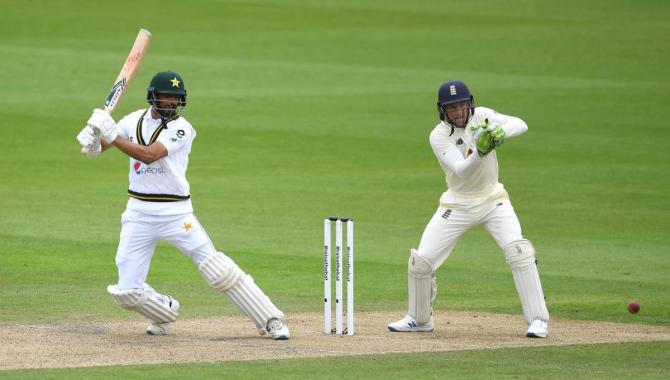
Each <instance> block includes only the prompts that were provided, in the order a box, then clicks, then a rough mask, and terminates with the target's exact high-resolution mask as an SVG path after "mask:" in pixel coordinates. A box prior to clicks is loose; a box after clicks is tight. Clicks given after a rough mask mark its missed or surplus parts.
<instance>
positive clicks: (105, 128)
mask: <svg viewBox="0 0 670 380" xmlns="http://www.w3.org/2000/svg"><path fill="white" fill-rule="evenodd" d="M86 124H88V126H90V127H91V128H93V130H94V131H95V132H96V133H97V134H99V135H100V137H101V138H102V140H103V141H104V142H106V143H107V144H111V143H112V142H114V140H116V137H117V136H118V135H119V133H118V132H117V130H116V123H115V122H114V119H113V118H112V116H110V115H109V114H108V113H107V112H105V111H103V110H101V109H99V108H96V109H94V110H93V114H92V115H91V117H90V118H89V119H88V121H87V122H86Z"/></svg>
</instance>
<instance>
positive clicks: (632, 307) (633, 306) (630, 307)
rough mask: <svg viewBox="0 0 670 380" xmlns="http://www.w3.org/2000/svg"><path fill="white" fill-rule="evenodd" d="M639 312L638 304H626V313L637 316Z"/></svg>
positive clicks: (632, 302) (631, 302) (634, 302)
mask: <svg viewBox="0 0 670 380" xmlns="http://www.w3.org/2000/svg"><path fill="white" fill-rule="evenodd" d="M638 311H640V304H639V303H638V302H637V301H630V302H628V312H629V313H631V314H637V312H638Z"/></svg>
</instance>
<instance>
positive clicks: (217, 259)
mask: <svg viewBox="0 0 670 380" xmlns="http://www.w3.org/2000/svg"><path fill="white" fill-rule="evenodd" d="M198 269H199V270H200V274H201V275H202V277H203V278H204V279H205V281H207V283H208V284H210V285H211V286H212V287H213V288H216V289H217V290H219V291H221V292H223V293H224V294H225V295H226V296H227V297H228V299H230V302H232V303H233V305H235V306H237V308H238V309H240V311H242V312H243V313H244V315H246V316H247V317H248V318H249V319H251V320H252V321H253V322H254V324H255V325H256V327H257V328H258V331H259V332H260V333H261V335H263V334H265V332H266V328H267V323H268V321H269V320H270V319H272V318H283V317H284V313H282V312H281V311H280V310H279V309H277V307H276V306H275V305H274V304H273V303H272V301H270V299H269V298H268V296H266V295H265V293H263V291H262V290H261V289H260V288H259V287H258V286H257V285H256V283H255V282H254V279H253V278H252V277H251V276H249V275H248V274H245V273H244V271H242V269H240V267H238V266H237V264H235V262H233V260H231V259H230V258H229V257H228V256H226V255H224V254H223V253H220V252H216V253H213V254H211V255H209V256H207V258H205V260H203V262H202V263H200V266H199V268H198Z"/></svg>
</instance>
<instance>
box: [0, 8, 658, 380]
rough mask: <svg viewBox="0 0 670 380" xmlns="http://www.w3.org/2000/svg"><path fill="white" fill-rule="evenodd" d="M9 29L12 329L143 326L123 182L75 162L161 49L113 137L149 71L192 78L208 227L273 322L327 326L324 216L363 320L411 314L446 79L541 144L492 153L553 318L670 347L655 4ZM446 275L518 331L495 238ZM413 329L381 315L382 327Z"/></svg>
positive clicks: (184, 296)
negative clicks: (129, 289)
mask: <svg viewBox="0 0 670 380" xmlns="http://www.w3.org/2000/svg"><path fill="white" fill-rule="evenodd" d="M0 5H2V13H3V16H4V17H3V19H4V20H3V22H2V23H0V36H1V37H0V53H1V54H2V56H3V59H2V61H1V62H0V68H1V70H0V73H2V82H1V85H0V95H1V96H2V99H3V100H4V102H5V104H4V107H2V110H0V118H1V119H2V120H3V124H4V125H3V128H2V129H3V132H2V135H3V136H2V138H0V152H1V153H0V154H2V159H3V161H4V162H5V164H4V165H2V166H1V167H0V178H1V179H2V186H0V227H1V228H0V323H1V324H12V323H49V322H52V321H86V320H91V319H94V320H100V319H129V320H130V319H133V320H134V319H137V317H136V316H134V315H131V314H130V313H128V312H125V311H124V310H121V309H120V308H118V307H117V306H116V305H115V304H114V302H113V301H112V299H111V298H110V297H109V296H108V295H107V294H106V291H105V287H106V285H107V284H111V283H114V282H115V281H116V268H115V266H114V254H115V251H116V245H117V242H118V234H119V218H120V214H121V212H122V211H123V209H124V207H125V202H126V199H127V198H126V195H125V194H126V193H125V191H126V189H127V159H126V158H125V156H124V155H122V154H121V153H120V152H118V151H110V152H108V153H106V154H104V155H103V156H101V157H99V158H96V159H86V158H84V157H83V156H81V155H80V154H79V152H78V151H79V146H78V144H77V142H76V140H75V136H76V134H77V133H78V131H79V130H80V129H81V128H82V127H83V125H84V123H85V121H86V119H87V118H88V116H89V114H90V110H91V109H92V108H94V107H100V106H101V105H102V102H103V100H104V97H105V95H106V94H107V91H108V90H109V87H110V86H111V84H112V81H113V79H114V78H115V77H116V75H117V73H118V70H119V69H120V67H121V64H122V63H123V60H124V58H125V56H126V54H127V53H128V50H129V48H130V45H131V43H132V40H133V39H134V37H135V35H136V33H137V30H138V29H139V28H141V27H144V28H147V29H149V30H150V31H151V32H152V33H153V35H154V38H153V41H152V46H151V47H150V49H149V54H148V56H147V58H146V59H145V62H144V64H143V66H142V69H141V71H140V72H139V74H138V76H137V78H136V79H135V82H134V83H133V84H132V85H131V87H130V90H129V91H128V93H127V94H126V97H125V98H124V100H123V101H122V103H121V106H120V107H119V109H118V110H117V111H116V113H115V117H117V119H118V118H119V117H120V116H122V115H124V114H125V113H128V112H130V111H133V110H135V109H138V108H141V107H144V105H145V101H144V97H145V89H146V87H147V84H148V82H149V80H150V78H151V76H152V75H153V74H154V73H155V72H157V71H160V70H166V69H172V70H175V71H178V72H179V73H181V74H182V76H183V77H184V81H185V84H186V87H187V90H188V91H189V106H188V109H187V113H186V117H187V119H189V121H190V122H191V123H192V124H193V125H194V127H195V128H196V129H197V131H198V138H197V139H196V142H195V144H194V148H193V152H192V154H191V161H190V166H189V177H188V178H189V181H190V183H191V188H192V196H193V202H194V206H195V209H196V214H197V215H198V217H199V219H200V220H201V222H202V223H203V225H204V226H205V228H206V229H207V231H208V233H209V235H210V236H211V238H212V240H213V241H214V242H215V243H216V244H217V246H218V247H219V249H220V250H222V251H224V252H226V253H227V254H228V255H230V256H231V257H232V258H234V259H235V261H236V262H237V263H238V264H239V265H240V266H241V267H242V268H244V269H245V270H247V271H248V272H250V273H251V274H253V275H254V278H255V279H256V282H257V283H259V284H260V285H261V287H262V288H263V289H265V290H266V291H267V293H268V294H269V295H270V296H271V297H272V298H273V300H274V301H275V302H276V303H277V304H278V305H279V306H280V307H281V308H282V309H283V310H284V311H285V312H287V313H298V312H318V311H320V310H321V308H322V302H321V292H322V288H321V276H322V274H321V269H322V268H321V264H322V262H321V259H322V257H321V244H322V227H321V226H322V218H323V217H324V216H327V215H331V214H338V215H348V216H351V217H354V218H355V219H356V221H357V226H356V227H357V230H356V239H357V241H356V244H357V245H356V250H357V266H356V276H357V300H356V301H357V305H356V306H357V308H358V310H394V311H395V310H398V309H403V308H404V307H405V304H406V290H405V288H406V265H407V264H406V262H407V255H408V253H409V249H410V248H412V247H416V245H417V244H418V241H419V238H420V236H421V233H422V231H423V228H424V226H425V224H426V222H427V221H428V219H429V218H430V216H431V215H432V213H433V212H434V209H435V208H436V206H437V201H438V198H439V196H440V194H441V193H442V192H443V191H444V188H445V185H444V176H443V174H442V172H441V170H440V168H439V166H438V164H437V162H436V160H435V158H434V156H433V154H432V152H431V150H430V147H429V145H428V133H429V132H430V131H431V129H432V128H433V126H434V125H435V123H436V122H437V113H436V111H435V97H436V93H437V88H438V86H439V85H440V84H441V83H442V82H444V81H445V80H447V79H453V78H458V79H462V80H464V81H466V83H468V84H469V86H470V88H471V89H472V91H473V92H474V95H475V99H476V101H477V103H478V104H480V105H484V106H488V107H491V108H494V109H497V110H498V111H500V112H502V113H507V114H512V115H517V116H520V117H521V118H523V119H524V120H525V121H526V122H527V123H528V125H529V128H530V129H529V132H528V133H527V134H525V135H523V136H521V137H520V138H518V139H514V140H511V141H509V142H508V143H506V144H505V145H504V146H502V147H501V148H500V150H499V153H498V155H499V161H500V180H501V182H503V183H504V184H505V186H506V188H507V189H508V191H509V192H510V195H511V197H512V202H513V204H514V206H515V209H516V211H517V214H518V215H519V218H520V219H521V223H522V227H523V230H524V235H525V236H526V237H527V238H529V239H531V240H532V241H533V243H534V245H535V247H536V249H537V251H538V260H539V268H540V273H541V277H542V282H543V285H544V288H545V293H546V297H547V303H548V307H549V310H550V312H551V314H552V316H556V317H562V318H574V319H587V320H599V321H610V322H623V323H643V324H655V325H668V324H670V284H669V282H668V273H669V272H670V257H669V256H668V247H670V237H669V236H670V235H668V233H667V229H668V228H669V227H670V215H669V214H668V211H669V210H670V196H669V195H668V192H667V190H668V189H669V188H670V179H669V177H668V176H667V173H668V172H669V171H670V150H668V148H667V147H666V146H665V141H667V140H668V139H669V138H670V131H669V128H668V125H667V121H666V118H665V115H664V114H663V110H664V109H665V107H667V103H668V101H670V79H669V78H670V69H669V68H668V67H669V66H668V65H667V62H668V61H669V58H670V39H668V35H670V21H668V20H670V4H668V3H666V2H664V1H644V2H638V3H632V2H629V1H619V0H616V1H591V2H582V1H564V2H560V4H559V3H556V2H551V1H537V2H536V1H521V0H519V1H512V2H504V3H503V2H500V3H499V2H495V1H470V2H468V3H461V2H455V1H447V2H438V1H413V2H408V1H387V2H375V1H367V0H359V1H350V0H343V1H309V0H287V1H279V0H277V1H272V0H265V1H263V0H257V1H256V0H251V1H215V0H198V1H190V2H178V1H172V0H169V1H163V2H160V3H156V2H138V1H134V2H131V1H116V2H106V3H98V2H86V1H60V2H55V1H19V0H0ZM437 276H438V283H439V285H440V293H439V294H438V298H437V300H436V303H435V306H436V308H439V309H461V310H482V311H491V312H503V313H520V307H519V303H518V297H517V295H516V292H515V290H514V286H513V282H512V277H511V274H510V271H509V269H508V267H507V266H506V264H505V263H504V259H503V257H502V253H501V252H500V251H499V249H498V248H497V247H496V245H495V243H494V242H493V240H492V239H491V238H490V237H489V236H488V235H487V234H486V233H485V232H484V231H483V230H482V229H477V230H474V231H471V232H470V233H468V234H466V235H465V236H464V238H462V239H461V241H460V242H459V244H458V246H457V247H456V250H455V251H454V253H453V255H452V257H451V258H450V259H449V260H448V261H447V262H446V264H445V265H444V266H443V267H442V268H440V270H439V272H438V273H437ZM149 282H151V283H152V284H153V285H154V286H155V287H156V288H157V289H158V290H160V291H163V292H167V293H170V294H173V295H175V296H176V297H177V298H179V299H180V300H182V303H184V304H188V305H189V306H188V308H185V309H184V310H183V313H182V315H183V317H184V318H189V317H196V316H213V315H219V314H232V313H235V312H236V311H235V310H234V309H233V307H232V306H231V305H229V304H228V303H226V302H223V301H221V299H220V298H219V296H218V295H217V294H216V293H215V292H214V291H212V290H209V289H207V287H206V285H205V284H204V283H203V282H202V280H201V278H200V276H199V275H198V273H197V271H196V270H195V268H194V267H193V265H192V264H191V262H190V260H188V259H187V258H185V257H184V256H182V255H181V254H180V253H178V252H177V251H176V250H175V249H174V248H172V247H169V246H167V245H161V246H159V249H158V250H157V252H156V254H155V256H154V260H153V263H152V266H151V272H150V274H149ZM630 299H637V300H638V301H640V303H641V305H642V311H641V312H640V313H639V314H637V315H631V314H628V313H627V312H626V303H627V301H628V300H630ZM215 301H216V302H215ZM399 317H401V315H397V314H396V313H389V317H388V320H386V321H379V323H380V324H386V323H388V322H391V321H393V320H395V319H397V318H399ZM438 328H439V326H438ZM669 348H670V347H669V346H668V343H667V342H665V343H653V344H651V343H650V344H640V343H638V344H626V345H585V346H579V347H573V346H569V347H562V348H556V347H554V348H542V349H537V348H533V349H530V348H527V349H504V350H492V351H476V352H461V353H453V352H452V353H434V354H429V355H420V356H419V355H386V356H376V357H362V358H361V357H359V358H357V359H351V358H345V359H342V360H338V359H337V358H336V359H332V358H330V359H300V360H291V361H283V362H235V363H221V364H208V365H196V364H192V365H170V366H160V367H154V366H142V367H115V368H105V369H86V370H84V369H81V370H79V369H72V370H49V371H46V370H28V371H20V372H19V371H3V372H0V377H4V376H8V377H20V378H24V377H25V378H32V377H35V378H38V377H39V378H72V377H87V378H91V377H98V378H108V377H112V376H114V377H119V376H124V375H128V376H137V377H140V376H141V377H147V378H150V377H152V376H153V377H161V376H160V375H158V373H163V374H164V376H171V375H170V374H172V373H179V374H181V375H180V377H189V375H191V376H192V377H205V376H208V377H211V376H210V375H212V374H221V373H224V374H226V376H227V377H244V376H248V375H249V374H252V373H256V374H258V375H257V376H258V377H264V376H263V375H262V374H263V372H262V371H263V368H265V369H266V370H267V368H269V367H277V372H276V373H273V375H274V376H276V377H288V378H291V377H299V378H310V377H311V378H313V377H316V376H317V375H318V376H320V377H321V376H322V374H319V373H318V372H315V371H318V369H319V368H327V369H328V376H331V377H341V376H345V375H346V376H353V377H398V376H403V374H406V375H408V376H411V375H415V373H414V371H413V370H412V367H411V366H410V365H411V364H410V363H412V362H415V361H419V360H420V361H421V363H422V365H423V366H425V367H426V373H425V375H426V377H428V378H430V377H441V376H442V375H443V374H447V372H448V373H449V375H450V376H455V377H466V378H490V377H532V376H533V375H534V373H542V374H543V377H545V376H546V377H558V378H563V377H578V378H610V377H637V376H638V375H643V376H648V377H659V378H661V377H667V376H668V374H669V373H670V364H669V363H670V360H668V359H670V358H669V357H668V349H669ZM520 355H522V356H524V357H533V361H534V363H530V364H529V363H527V362H526V361H524V360H519V356H520ZM659 357H660V358H662V359H663V360H658V359H656V358H659ZM622 359H623V360H629V361H631V362H635V363H636V365H637V367H636V371H633V370H631V369H630V368H628V367H624V366H623V365H622V362H621V361H622ZM478 362H481V363H486V365H482V366H478V365H476V363H478ZM401 363H402V364H403V365H401ZM498 366H499V368H500V372H495V368H498ZM525 368H530V369H531V371H536V372H534V373H533V372H531V373H529V372H526V369H525ZM154 371H157V372H154ZM452 371H453V372H452ZM638 371H639V372H638ZM152 373H154V374H153V375H152ZM280 374H281V376H280Z"/></svg>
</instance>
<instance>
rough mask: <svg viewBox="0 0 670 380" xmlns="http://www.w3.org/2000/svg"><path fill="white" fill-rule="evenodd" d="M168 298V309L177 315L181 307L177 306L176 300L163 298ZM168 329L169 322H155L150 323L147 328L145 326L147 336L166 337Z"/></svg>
mask: <svg viewBox="0 0 670 380" xmlns="http://www.w3.org/2000/svg"><path fill="white" fill-rule="evenodd" d="M165 297H167V298H168V302H169V304H170V309H172V310H174V312H175V313H179V308H180V307H181V305H179V301H177V300H176V299H174V298H172V297H170V296H165ZM169 329H170V322H156V321H152V322H151V323H150V324H149V326H147V330H146V331H147V334H149V335H167V333H168V330H169Z"/></svg>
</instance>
